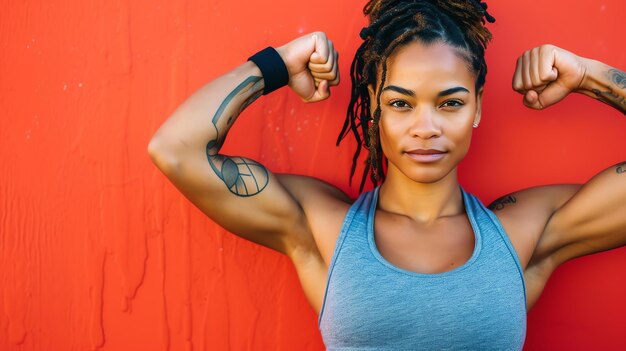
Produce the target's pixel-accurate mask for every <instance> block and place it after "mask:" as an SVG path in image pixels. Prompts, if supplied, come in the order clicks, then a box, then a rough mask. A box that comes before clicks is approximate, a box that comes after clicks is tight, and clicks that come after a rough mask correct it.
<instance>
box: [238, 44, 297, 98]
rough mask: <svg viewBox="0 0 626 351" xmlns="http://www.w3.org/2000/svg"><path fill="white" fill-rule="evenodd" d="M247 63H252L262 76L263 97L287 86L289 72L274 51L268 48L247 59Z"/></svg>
mask: <svg viewBox="0 0 626 351" xmlns="http://www.w3.org/2000/svg"><path fill="white" fill-rule="evenodd" d="M248 61H252V62H254V64H256V65H257V66H258V67H259V69H260V70H261V74H262V75H263V81H264V82H265V88H264V89H263V95H267V94H269V93H271V92H272V91H274V90H276V89H278V88H281V87H284V86H285V85H287V84H289V71H287V66H285V62H283V59H282V58H281V57H280V55H279V54H278V52H277V51H276V49H274V48H273V47H271V46H269V47H267V48H265V49H263V50H261V51H259V52H257V53H256V54H254V55H252V56H251V57H250V58H248Z"/></svg>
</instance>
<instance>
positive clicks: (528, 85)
mask: <svg viewBox="0 0 626 351" xmlns="http://www.w3.org/2000/svg"><path fill="white" fill-rule="evenodd" d="M522 82H523V83H524V89H526V90H528V89H532V88H533V83H532V81H531V79H530V52H528V51H525V52H524V54H523V55H522Z"/></svg>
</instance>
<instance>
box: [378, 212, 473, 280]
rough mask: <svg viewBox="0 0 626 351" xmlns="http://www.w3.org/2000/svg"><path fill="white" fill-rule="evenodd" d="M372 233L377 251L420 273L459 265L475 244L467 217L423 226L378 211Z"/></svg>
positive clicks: (402, 267) (468, 255)
mask: <svg viewBox="0 0 626 351" xmlns="http://www.w3.org/2000/svg"><path fill="white" fill-rule="evenodd" d="M373 236H374V244H375V248H376V250H377V251H378V252H379V253H380V255H381V256H382V257H383V258H384V259H385V260H386V261H388V262H389V263H390V264H392V265H394V266H397V267H399V268H401V269H404V270H408V271H412V272H418V273H441V272H446V271H450V270H453V269H455V268H458V267H460V266H462V265H463V264H464V263H465V262H467V261H468V260H469V259H470V257H471V256H472V254H473V253H474V251H475V246H476V239H475V234H474V230H473V228H472V226H471V224H470V222H469V219H468V218H467V216H455V217H453V218H447V219H444V220H440V221H438V222H437V223H434V224H430V225H421V224H418V223H415V222H414V221H411V220H409V219H406V218H397V217H394V216H389V215H386V214H384V213H379V214H378V215H377V216H376V221H375V225H374V234H373Z"/></svg>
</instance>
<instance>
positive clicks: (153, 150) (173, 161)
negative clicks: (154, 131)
mask: <svg viewBox="0 0 626 351" xmlns="http://www.w3.org/2000/svg"><path fill="white" fill-rule="evenodd" d="M148 155H149V156H150V159H151V160H152V163H154V164H155V165H156V166H157V168H158V169H160V170H161V171H162V172H163V173H165V174H170V173H172V172H174V171H175V170H176V169H177V168H178V167H179V165H180V160H179V158H178V157H177V156H176V154H175V152H173V148H172V147H170V146H168V143H166V142H165V141H163V140H162V139H161V138H159V137H156V136H154V137H152V139H151V140H150V142H149V143H148Z"/></svg>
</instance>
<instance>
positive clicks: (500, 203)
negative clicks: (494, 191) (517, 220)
mask: <svg viewBox="0 0 626 351" xmlns="http://www.w3.org/2000/svg"><path fill="white" fill-rule="evenodd" d="M516 202H517V199H516V198H515V196H513V195H506V196H503V197H501V198H499V199H497V200H496V201H494V202H492V203H491V205H489V207H488V208H489V209H490V210H492V211H498V210H501V209H503V208H504V206H505V205H507V204H514V203H516Z"/></svg>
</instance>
